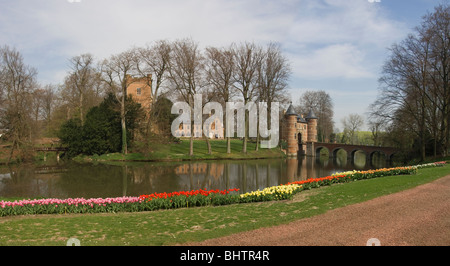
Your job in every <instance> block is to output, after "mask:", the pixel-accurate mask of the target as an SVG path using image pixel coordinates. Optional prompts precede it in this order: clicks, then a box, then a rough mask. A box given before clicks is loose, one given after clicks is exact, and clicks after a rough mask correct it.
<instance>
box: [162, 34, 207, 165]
mask: <svg viewBox="0 0 450 266" xmlns="http://www.w3.org/2000/svg"><path fill="white" fill-rule="evenodd" d="M203 72H204V57H203V55H202V54H201V51H200V49H199V47H198V44H197V43H195V42H194V41H193V40H191V39H184V40H177V41H175V42H174V43H173V47H172V56H171V60H170V67H169V82H170V86H171V88H172V89H173V90H174V91H175V92H176V93H177V94H178V95H179V97H181V98H182V99H183V100H184V101H185V102H186V103H188V104H189V106H190V108H191V116H192V115H193V114H194V111H193V110H194V96H195V95H196V94H198V93H201V91H202V89H203V88H204V87H205V84H206V83H205V81H204V73H203ZM194 120H196V119H191V125H190V130H191V134H190V145H189V155H191V156H192V155H194V134H195V128H194V127H196V128H199V127H200V129H201V124H200V125H195V124H194ZM206 140H207V143H208V151H209V153H211V147H210V145H209V141H208V138H206Z"/></svg>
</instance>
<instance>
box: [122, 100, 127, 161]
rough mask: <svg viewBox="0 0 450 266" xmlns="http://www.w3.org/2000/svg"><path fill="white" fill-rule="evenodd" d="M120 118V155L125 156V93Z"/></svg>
mask: <svg viewBox="0 0 450 266" xmlns="http://www.w3.org/2000/svg"><path fill="white" fill-rule="evenodd" d="M120 118H121V124H122V154H127V152H128V151H127V150H128V147H127V126H126V121H125V92H124V95H123V96H122V102H121V107H120Z"/></svg>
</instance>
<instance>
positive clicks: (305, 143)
mask: <svg viewBox="0 0 450 266" xmlns="http://www.w3.org/2000/svg"><path fill="white" fill-rule="evenodd" d="M127 82H128V87H127V95H131V96H132V97H133V99H134V100H135V101H136V102H138V103H140V104H141V106H142V107H143V108H144V110H145V111H146V112H147V113H149V112H150V109H151V104H152V102H153V100H154V99H152V94H151V88H152V76H151V75H147V76H146V77H140V78H137V77H131V76H128V77H127ZM190 127H191V125H187V126H186V127H185V128H184V129H183V127H182V125H180V127H179V128H178V130H176V132H175V137H187V136H189V134H190V132H191V129H190ZM193 127H194V128H193V131H192V132H193V134H194V137H195V138H201V137H202V134H201V133H200V132H202V131H201V125H193ZM280 130H281V140H284V141H286V142H287V149H286V154H287V155H288V156H297V155H312V154H314V143H315V142H317V117H316V115H315V114H314V112H313V111H312V110H311V111H310V112H309V113H308V115H307V116H306V117H303V115H298V114H296V112H295V110H294V107H293V106H292V103H291V104H290V106H289V108H288V109H287V111H286V112H285V113H284V116H283V117H282V118H281V123H280ZM209 137H210V138H216V139H223V138H224V126H223V125H222V121H220V120H219V119H217V120H216V121H215V122H214V123H213V124H212V128H211V131H210V132H209Z"/></svg>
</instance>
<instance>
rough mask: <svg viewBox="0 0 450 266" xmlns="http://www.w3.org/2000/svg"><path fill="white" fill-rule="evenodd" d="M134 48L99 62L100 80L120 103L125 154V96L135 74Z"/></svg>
mask: <svg viewBox="0 0 450 266" xmlns="http://www.w3.org/2000/svg"><path fill="white" fill-rule="evenodd" d="M136 62H138V59H137V58H136V51H135V49H129V50H127V51H125V52H122V53H119V54H116V55H112V56H111V57H110V58H109V59H105V60H104V61H103V62H102V64H101V70H102V80H103V81H104V82H105V83H106V84H107V85H108V87H109V90H110V91H111V92H112V93H114V95H115V96H116V98H117V100H118V101H119V103H120V118H121V126H122V153H123V154H127V150H128V145H127V128H126V121H125V117H126V113H125V103H126V98H127V87H128V86H129V85H130V84H131V83H132V82H133V81H132V75H133V74H136V73H137V72H136Z"/></svg>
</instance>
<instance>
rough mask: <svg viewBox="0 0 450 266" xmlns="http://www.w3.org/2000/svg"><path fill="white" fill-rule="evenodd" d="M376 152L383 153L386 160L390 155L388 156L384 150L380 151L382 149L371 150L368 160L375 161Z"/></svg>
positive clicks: (382, 158) (383, 158)
mask: <svg viewBox="0 0 450 266" xmlns="http://www.w3.org/2000/svg"><path fill="white" fill-rule="evenodd" d="M376 154H379V155H381V156H382V157H381V160H384V161H386V160H387V159H388V158H389V157H388V155H387V154H386V153H385V152H384V151H380V150H374V151H371V152H370V153H369V155H368V156H369V157H368V158H367V160H368V161H369V162H370V163H373V159H374V157H375V155H376Z"/></svg>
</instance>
